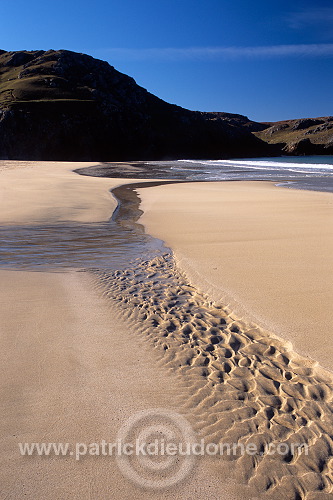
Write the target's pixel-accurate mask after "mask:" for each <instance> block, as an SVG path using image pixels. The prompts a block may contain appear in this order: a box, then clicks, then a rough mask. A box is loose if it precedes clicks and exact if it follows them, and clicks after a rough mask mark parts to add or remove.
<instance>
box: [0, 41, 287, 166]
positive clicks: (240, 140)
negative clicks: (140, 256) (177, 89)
mask: <svg viewBox="0 0 333 500" xmlns="http://www.w3.org/2000/svg"><path fill="white" fill-rule="evenodd" d="M266 127H267V125H264V126H263V125H262V124H256V123H254V122H251V121H250V120H249V119H248V118H246V117H244V116H241V115H232V114H228V113H201V112H195V111H189V110H186V109H183V108H181V107H179V106H175V105H172V104H168V103H166V102H164V101H162V100H161V99H159V98H157V97H155V96H154V95H152V94H150V93H149V92H147V91H146V90H145V89H143V88H142V87H140V86H138V85H137V84H136V83H135V81H134V80H133V79H132V78H130V77H128V76H126V75H124V74H122V73H119V72H118V71H117V70H115V69H114V68H113V67H112V66H110V65H109V64H108V63H106V62H104V61H100V60H96V59H94V58H93V57H90V56H87V55H84V54H78V53H74V52H69V51H66V50H59V51H54V50H49V51H31V52H29V51H20V52H5V51H0V158H3V159H31V160H100V161H112V160H114V161H119V160H131V159H132V160H139V159H165V158H170V159H171V158H180V157H187V158H225V157H241V156H243V157H244V156H265V155H271V154H277V153H278V148H277V147H276V146H270V145H267V144H266V143H265V142H263V141H262V140H261V139H259V138H257V137H255V136H254V135H253V134H252V132H253V131H258V130H261V129H262V128H266Z"/></svg>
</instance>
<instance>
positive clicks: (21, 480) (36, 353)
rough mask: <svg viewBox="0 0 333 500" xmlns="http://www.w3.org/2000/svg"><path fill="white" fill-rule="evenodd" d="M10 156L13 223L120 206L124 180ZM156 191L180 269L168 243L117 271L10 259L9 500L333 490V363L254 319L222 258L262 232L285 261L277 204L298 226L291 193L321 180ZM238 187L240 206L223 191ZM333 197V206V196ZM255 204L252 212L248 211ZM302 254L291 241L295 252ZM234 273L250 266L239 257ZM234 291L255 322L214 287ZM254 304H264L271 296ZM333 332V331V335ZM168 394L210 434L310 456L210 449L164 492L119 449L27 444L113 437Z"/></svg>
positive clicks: (5, 342)
mask: <svg viewBox="0 0 333 500" xmlns="http://www.w3.org/2000/svg"><path fill="white" fill-rule="evenodd" d="M2 164H3V170H4V171H3V172H1V173H0V177H1V181H3V182H1V185H2V186H3V191H2V192H3V197H2V200H1V201H0V214H1V215H0V221H2V222H1V223H6V224H28V223H30V222H31V221H33V222H36V221H38V222H39V223H43V222H45V223H48V222H50V220H51V221H52V222H54V221H68V220H70V221H82V222H86V221H94V222H96V221H100V220H107V219H108V218H109V217H110V215H111V213H110V212H111V211H112V209H113V208H114V206H115V203H114V201H112V199H111V196H110V194H109V192H108V190H109V189H110V188H111V187H113V186H116V185H119V184H121V183H122V181H121V180H120V179H117V180H115V179H100V178H97V179H96V178H86V177H78V176H77V175H76V174H73V173H72V172H71V171H70V170H71V169H72V168H75V167H77V166H78V165H77V164H76V165H73V164H65V163H60V164H58V163H53V164H46V163H44V164H36V165H33V164H31V163H28V164H23V163H22V162H21V163H12V162H2ZM58 167H59V169H58ZM56 169H57V170H56ZM126 182H127V180H126ZM238 190H239V193H238V195H237V196H236V193H237V191H238ZM242 190H243V191H242ZM280 192H281V193H288V194H286V195H285V196H286V199H285V201H284V203H281V200H280V202H279V203H278V197H279V195H278V194H275V193H280ZM228 193H229V195H228ZM312 194H313V200H314V199H315V198H317V197H318V200H319V199H320V200H321V201H320V202H319V201H318V203H319V204H320V203H322V202H323V200H325V201H326V200H327V202H330V200H331V198H330V196H331V195H327V197H322V196H321V193H318V194H316V193H310V194H309V195H312ZM316 195H318V196H316ZM141 196H142V197H143V198H144V200H145V202H144V207H145V209H146V210H147V215H145V216H144V218H143V221H144V222H145V224H148V225H150V229H151V230H152V232H153V233H155V234H157V235H159V236H160V237H162V238H163V239H165V240H167V241H168V243H170V244H171V245H172V246H173V247H174V248H175V249H176V257H177V260H178V262H179V265H180V270H179V268H177V266H176V265H175V262H174V260H173V259H172V257H170V256H169V257H166V256H164V257H162V256H161V257H159V258H156V259H154V260H153V261H151V262H143V263H141V264H140V265H139V264H138V265H137V266H136V267H135V268H132V269H131V268H129V269H127V270H124V271H116V272H114V271H110V272H98V271H96V272H95V273H94V274H93V273H89V274H88V273H82V272H75V271H70V272H67V273H59V272H57V273H44V272H43V273H40V272H21V271H0V280H1V285H2V287H1V290H0V301H1V305H2V310H1V325H2V331H1V335H0V356H1V367H2V373H1V378H0V387H1V393H2V398H1V404H2V411H1V415H2V419H1V443H0V445H1V450H2V451H1V458H0V460H1V467H0V470H1V472H0V496H1V498H4V499H6V500H9V499H15V500H16V499H21V498H23V497H24V498H28V499H31V500H32V499H34V500H35V499H37V500H45V499H46V500H48V499H50V500H51V499H52V500H54V499H56V500H57V499H59V500H60V499H62V500H63V499H69V498H71V499H72V498H73V499H83V500H85V499H87V500H88V499H91V498H94V499H95V498H96V499H101V500H104V499H108V498H117V499H118V498H119V499H127V498H133V497H134V496H136V497H138V498H147V499H153V498H161V499H174V498H180V499H183V498H184V499H188V500H189V499H199V498H211V499H214V500H215V499H216V500H222V499H223V500H236V499H237V500H239V499H245V498H249V499H250V498H251V499H252V498H253V499H258V498H259V499H267V500H294V499H301V500H304V499H305V500H328V499H330V498H332V492H333V486H332V485H333V475H332V459H331V455H332V448H333V443H332V440H331V437H330V436H332V435H333V416H332V405H331V403H332V399H333V382H332V377H331V374H329V373H327V372H325V371H324V370H323V369H322V368H321V367H320V366H317V365H316V363H315V362H312V361H309V360H308V359H306V358H303V357H301V356H298V355H297V354H296V353H295V352H294V351H293V350H292V349H291V345H290V344H288V342H286V341H279V340H278V339H274V338H272V337H271V336H270V335H269V334H268V333H267V332H265V331H264V330H263V329H262V328H261V327H260V326H255V325H253V324H251V322H250V323H249V322H248V319H247V318H248V316H247V315H249V317H250V315H251V314H252V312H251V306H252V304H250V305H249V306H247V307H248V310H247V308H245V307H244V305H243V301H242V300H239V297H238V296H237V297H236V299H237V300H235V295H236V294H235V293H234V295H233V294H232V293H230V291H229V288H228V290H227V291H226V290H222V288H221V285H222V283H224V280H223V277H224V272H223V273H222V272H220V273H219V274H218V275H216V273H215V271H217V270H216V269H212V267H218V266H219V265H221V266H222V264H223V258H222V256H221V255H220V253H221V251H222V249H223V250H224V247H228V245H231V246H232V245H233V244H234V245H235V247H237V244H238V245H240V246H242V253H241V255H242V256H243V257H244V256H245V251H246V247H247V245H251V252H249V253H251V255H252V254H253V253H254V254H255V255H259V254H260V260H262V261H263V263H265V262H266V261H265V259H264V258H263V255H264V254H265V252H264V251H262V252H261V253H260V249H262V248H263V249H264V250H265V251H267V255H266V260H267V262H268V261H269V259H271V258H272V256H274V259H275V260H278V258H279V257H280V252H281V247H282V243H283V242H284V241H285V240H287V241H289V239H292V237H293V235H292V233H290V234H289V233H288V234H289V236H288V238H286V232H285V229H283V228H284V226H283V225H282V226H281V225H280V226H279V212H278V211H277V209H276V206H277V205H279V206H280V210H281V206H283V209H282V211H283V212H284V221H286V219H288V222H290V224H291V225H292V223H293V218H292V217H291V215H292V216H293V217H295V207H296V205H297V202H295V201H294V202H292V201H291V200H292V199H294V200H295V199H296V200H297V196H300V197H301V198H302V200H305V198H306V197H307V196H308V193H305V194H303V193H300V194H297V193H296V192H294V191H292V192H289V191H286V190H282V189H281V190H279V189H277V188H274V187H271V186H270V185H268V184H267V183H266V184H255V185H254V184H253V183H249V184H243V183H242V184H241V183H239V184H235V183H233V184H228V185H226V184H220V183H214V184H210V185H208V184H195V185H194V184H191V185H190V184H189V185H182V186H165V187H158V188H149V189H146V190H142V193H141ZM227 196H229V198H228V200H229V202H228V203H226V204H225V208H227V209H228V216H227V217H226V216H225V211H224V209H223V208H222V207H220V204H221V205H222V201H221V198H222V200H224V199H225V200H226V199H227ZM282 196H283V195H282ZM12 197H15V202H12V201H11V199H12ZM258 197H259V199H260V200H261V203H260V206H257V208H256V209H254V208H253V207H252V205H253V203H254V204H255V202H256V200H257V199H258ZM264 201H265V203H264ZM312 204H314V205H315V202H314V201H312ZM269 206H270V207H271V212H270V213H269V212H268V207H269ZM272 206H273V207H275V212H274V210H273V209H272ZM302 206H303V212H304V213H303V218H302V221H303V223H302V225H300V226H299V231H301V232H302V235H304V234H305V235H307V236H308V237H309V240H308V241H309V242H310V240H311V238H310V234H309V231H308V224H309V221H308V219H307V216H310V214H309V210H308V204H307V202H305V201H304V203H303V204H302ZM153 207H154V212H152V211H151V210H152V208H153ZM219 207H220V208H219ZM251 207H252V208H253V209H251V210H250V208H251ZM321 207H322V210H321V212H320V213H322V215H323V216H324V217H326V215H325V214H326V210H327V203H322V205H321ZM242 209H243V210H242ZM263 209H264V210H263ZM155 210H156V214H157V215H156V216H155V215H154V213H155ZM301 212H302V211H301ZM241 213H242V214H244V217H246V220H244V221H241V222H240V221H239V214H241ZM315 213H316V217H314V218H313V219H311V218H310V221H311V220H312V222H313V223H315V227H316V231H317V225H316V224H317V223H318V217H317V216H318V213H319V208H318V207H317V209H316V210H315ZM232 214H234V215H232ZM263 214H264V217H263ZM286 214H289V216H288V217H287V215H286ZM298 216H299V214H298ZM232 217H233V218H232ZM260 217H263V218H264V219H265V218H266V226H265V225H264V221H263V220H261V219H260ZM258 218H259V219H258ZM230 219H231V222H230ZM289 219H290V221H289ZM259 220H260V222H259ZM297 220H298V219H297ZM237 221H238V222H237ZM272 222H274V226H275V231H273V233H270V232H269V226H270V224H272ZM237 223H238V224H240V225H239V226H237ZM294 223H295V222H294ZM154 224H155V226H154ZM290 224H289V225H288V227H290ZM249 227H250V229H249ZM263 227H265V228H266V229H267V233H265V238H263V231H262V228H263ZM279 227H280V231H281V232H280V233H279V232H278V231H277V228H279ZM297 227H298V226H297ZM318 231H319V230H318ZM276 234H279V238H277V237H276ZM320 234H321V233H320ZM251 235H252V236H251ZM254 235H255V237H254ZM259 235H261V238H260V242H262V241H264V242H265V243H266V242H269V240H270V238H274V242H273V244H272V245H273V246H276V245H278V243H279V242H280V243H279V246H278V248H277V249H276V250H275V251H274V253H272V250H270V252H269V251H268V249H267V247H266V246H265V244H260V242H259ZM315 235H316V238H319V234H318V232H316V233H315ZM226 236H227V243H224V240H223V238H224V237H226ZM298 237H299V233H298ZM235 240H236V241H237V242H238V243H237V244H236V241H235ZM297 241H298V240H297V238H294V240H293V244H294V245H296V244H297ZM324 241H325V245H328V243H327V242H328V240H327V239H325V240H324ZM267 244H268V243H267ZM312 244H313V245H314V242H312ZM308 246H310V245H308ZM291 247H292V245H289V246H288V249H290V248H291ZM198 248H199V250H198ZM309 251H310V250H309ZM256 252H259V254H256ZM289 254H290V255H289ZM302 255H303V254H302ZM230 256H232V252H230ZM293 257H294V254H293V252H292V251H291V250H289V251H288V252H287V253H286V254H285V257H284V265H286V264H288V263H289V262H291V261H292V258H293ZM326 257H327V258H328V257H329V256H328V255H327V256H326ZM230 258H231V257H230ZM244 258H245V257H244ZM289 258H290V259H291V260H289ZM216 259H217V260H216ZM249 259H250V257H248V260H246V259H245V262H249ZM236 264H237V266H238V265H239V262H238V260H236V262H235V265H236ZM240 265H241V264H240ZM279 266H280V264H279ZM231 267H232V266H231V262H229V263H228V265H226V267H225V276H226V278H228V276H231V274H232V273H231V271H230V268H231ZM261 268H263V269H265V267H264V266H261V267H260V270H261ZM182 269H185V271H186V274H187V275H188V276H189V277H190V281H189V280H188V277H186V276H184V275H183V274H182ZM221 269H222V268H221ZM228 270H229V271H230V273H231V274H229V275H228ZM218 271H219V270H218ZM235 273H236V276H237V273H239V275H240V276H241V275H242V272H241V271H239V270H238V267H237V269H236V271H235ZM251 273H252V274H251V279H250V278H247V280H245V279H244V276H243V277H242V276H241V278H240V279H241V280H244V283H245V284H246V286H250V285H248V283H250V282H252V281H253V280H254V281H255V282H256V284H258V280H259V278H258V277H257V273H256V272H254V271H253V269H252V270H251ZM286 274H287V273H286ZM313 274H314V273H312V277H313ZM207 276H208V280H207V279H206V278H207ZM271 278H272V277H271ZM273 278H275V273H274V274H273ZM214 279H215V281H214ZM234 281H236V280H231V283H233V282H234ZM273 282H275V281H274V279H271V280H270V281H269V284H270V285H272V283H273ZM281 283H282V282H281ZM281 283H280V285H279V286H281V287H282V284H281ZM316 283H318V281H316ZM229 285H230V280H229V282H227V286H228V287H229ZM254 288H255V287H254ZM201 290H203V291H207V292H209V293H210V294H209V295H206V294H205V293H202V292H201ZM230 290H231V291H232V290H234V288H230ZM269 290H270V291H271V286H270V289H269ZM315 290H316V289H315ZM228 293H229V294H230V300H231V297H233V304H234V303H235V310H236V306H237V304H238V305H239V306H240V305H242V307H244V311H243V313H242V314H243V317H242V320H240V318H239V317H238V319H237V317H236V316H235V314H234V313H233V312H232V311H231V310H230V307H229V308H223V307H221V306H220V305H218V304H216V303H213V302H212V300H211V298H212V297H214V298H215V299H218V300H219V299H221V298H223V299H224V298H225V297H226V296H227V295H228ZM244 295H245V294H244ZM305 296H306V294H305ZM301 297H303V300H306V299H304V295H302V294H299V298H301ZM265 299H266V296H265ZM290 300H292V297H291V298H290ZM302 303H303V302H302ZM255 304H260V311H261V312H263V311H264V309H265V308H264V305H263V304H265V301H264V300H263V299H262V300H261V299H260V300H259V299H258V298H257V301H254V305H255ZM317 304H318V302H317ZM288 307H289V308H290V306H289V304H288ZM280 310H281V309H280ZM255 312H256V311H255V310H254V313H255ZM317 314H318V311H317ZM263 317H264V316H263V314H262V318H263ZM324 319H325V318H324ZM320 320H322V318H320ZM292 324H295V321H294V322H293V323H292ZM320 325H321V326H322V325H323V323H322V321H320ZM284 334H285V333H284ZM320 334H321V339H323V338H325V339H327V335H326V332H325V333H323V332H322V331H321V332H320ZM285 335H286V334H285ZM290 335H291V334H290ZM293 335H294V337H293V342H295V339H296V336H295V334H293ZM325 335H326V336H325ZM287 338H289V333H288V337H287ZM296 340H297V339H296ZM326 344H328V342H327V340H326ZM309 346H310V344H309V343H308V341H307V344H306V346H305V348H307V349H309ZM301 347H302V346H301ZM299 350H301V349H299ZM318 352H319V351H318ZM316 353H317V351H316ZM311 355H312V356H313V353H311ZM313 357H314V356H313ZM156 407H160V408H166V409H170V407H171V409H176V410H177V411H178V412H180V413H182V414H184V415H186V417H187V419H188V421H189V422H190V424H191V425H192V427H193V428H194V429H195V430H196V432H197V433H198V436H199V437H204V438H205V440H206V443H207V442H210V443H215V444H217V445H221V444H223V443H224V444H227V443H236V444H237V443H239V444H240V445H248V444H254V445H256V446H257V449H258V450H265V446H266V445H267V444H269V443H273V444H274V445H275V446H276V445H278V444H279V443H289V444H297V443H305V444H307V445H308V446H309V453H308V454H306V453H305V452H304V449H302V450H301V451H300V452H298V451H297V453H296V454H295V455H293V454H287V455H279V454H276V453H275V454H274V455H267V454H266V453H263V454H260V453H257V454H256V455H255V456H253V455H250V454H245V455H239V454H238V455H236V456H232V457H229V458H228V457H225V458H226V460H218V459H217V458H214V457H205V458H203V459H202V460H198V466H197V468H196V469H194V470H193V471H192V472H191V473H189V475H188V476H187V478H186V479H185V480H184V481H183V482H181V483H179V484H178V485H176V486H174V487H173V488H171V489H167V490H161V491H158V490H146V489H142V488H140V487H139V486H138V485H137V484H133V483H132V482H130V481H128V480H127V479H125V478H124V477H123V476H122V474H121V472H120V471H119V469H118V468H117V467H116V465H115V462H114V460H112V459H111V460H110V459H109V458H105V457H85V459H83V460H80V461H79V462H76V461H74V459H73V458H72V457H66V458H56V457H54V458H53V459H50V458H48V459H46V458H44V459H43V458H39V457H21V456H20V455H19V453H18V442H39V441H42V442H59V441H64V442H70V443H74V442H76V441H79V442H87V443H91V442H100V441H101V440H102V439H106V440H107V441H111V442H113V441H114V439H115V436H116V433H117V431H118V429H119V427H120V426H121V425H123V424H124V422H126V420H127V419H128V418H129V417H131V416H132V415H133V413H135V412H136V411H137V410H141V409H151V408H156ZM148 424H149V422H148ZM103 458H105V459H103ZM247 484H248V486H246V485H247Z"/></svg>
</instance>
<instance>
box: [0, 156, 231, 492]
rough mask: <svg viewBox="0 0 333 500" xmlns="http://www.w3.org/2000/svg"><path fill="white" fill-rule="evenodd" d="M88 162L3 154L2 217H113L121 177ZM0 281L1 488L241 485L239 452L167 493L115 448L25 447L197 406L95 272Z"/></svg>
mask: <svg viewBox="0 0 333 500" xmlns="http://www.w3.org/2000/svg"><path fill="white" fill-rule="evenodd" d="M77 166H78V165H77V164H72V163H52V162H50V163H48V162H41V163H35V162H34V163H33V162H5V161H4V162H1V164H0V177H1V197H0V223H1V224H3V225H6V224H8V225H15V224H18V225H24V224H26V225H27V226H28V225H29V224H31V223H38V224H41V225H42V224H48V223H49V222H50V221H52V222H53V223H60V222H62V221H65V222H66V221H74V222H84V223H86V222H101V221H104V220H105V221H107V220H108V219H109V218H110V216H111V214H112V212H113V210H114V208H115V206H116V201H115V200H114V199H113V198H112V196H111V194H110V192H109V189H110V188H112V187H114V186H116V185H118V184H119V183H121V181H120V180H119V179H117V180H110V179H93V178H89V177H85V178H84V177H80V176H78V175H77V174H74V173H73V172H72V169H73V168H75V167H77ZM134 181H135V180H133V182H134ZM0 283H1V287H0V303H1V330H0V357H1V363H0V366H1V376H0V393H1V403H0V404H1V422H0V436H1V438H0V448H1V453H0V497H1V498H3V499H15V500H16V499H17V500H18V499H21V498H26V499H31V500H48V499H49V500H51V499H52V500H58V499H59V500H60V499H61V500H63V499H65V498H66V499H67V498H71V499H80V500H85V499H86V500H88V499H91V498H98V499H107V498H119V499H130V498H133V497H140V498H144V499H153V498H156V495H158V497H159V498H162V499H166V500H171V499H174V497H175V495H176V496H177V497H178V498H198V499H199V498H202V497H205V496H207V495H208V494H209V496H210V498H213V499H216V500H217V499H219V498H220V495H221V491H223V495H224V498H227V499H228V500H238V499H239V498H240V497H241V494H239V496H238V495H237V494H236V493H234V490H235V488H234V485H230V484H229V485H228V481H226V480H225V479H222V480H221V472H222V474H223V477H228V478H229V477H230V466H228V464H225V465H223V464H222V465H221V464H215V463H211V461H209V462H208V463H207V462H206V461H205V460H202V461H200V462H199V464H198V465H197V467H196V468H195V470H194V471H192V472H191V473H189V474H188V476H187V477H186V478H185V480H184V481H183V482H181V483H180V484H177V485H176V486H174V487H173V488H172V489H171V490H161V491H159V490H157V491H158V493H157V492H156V490H154V489H144V488H142V487H141V486H140V485H138V484H136V483H135V482H134V483H133V482H132V481H130V480H128V479H127V478H126V477H124V476H123V474H122V473H121V471H120V469H119V468H118V466H117V464H116V462H115V459H114V458H113V457H111V458H109V457H96V456H95V457H94V456H86V457H83V458H82V459H81V460H80V461H79V462H77V461H76V460H75V459H74V458H73V457H72V456H69V457H54V456H53V457H52V458H46V457H38V456H36V455H35V456H33V457H27V456H25V457H22V456H21V455H20V453H19V448H18V443H25V442H28V443H33V442H55V443H58V442H63V443H66V442H68V443H70V444H71V445H75V443H76V442H79V443H87V444H89V443H95V442H97V443H100V442H101V441H102V440H103V439H104V440H106V441H107V442H111V443H113V442H115V441H116V438H117V433H118V431H119V429H120V428H121V426H122V425H124V424H125V423H126V421H127V420H128V419H129V418H130V417H132V416H133V415H134V414H135V413H136V412H137V411H140V410H150V409H154V408H162V409H167V410H173V411H176V412H179V413H182V414H184V415H185V416H186V418H188V416H187V413H188V409H186V408H185V406H184V402H186V401H187V395H188V389H187V387H186V384H184V382H183V381H182V380H181V379H180V378H179V377H177V376H176V375H175V374H174V372H173V371H172V370H170V369H167V367H165V366H164V365H161V363H160V361H159V359H158V357H157V356H156V352H154V350H153V349H151V347H150V346H149V345H147V342H146V341H145V338H143V337H142V336H140V335H138V332H137V328H136V327H135V326H134V325H129V324H128V322H127V321H126V315H123V314H120V313H119V311H117V310H116V309H114V308H113V306H112V302H111V301H110V299H109V298H107V297H103V296H102V294H101V291H100V285H99V283H98V282H96V280H95V279H94V278H93V277H92V276H91V275H90V274H89V273H84V272H78V271H75V270H73V271H71V270H66V272H62V271H61V270H59V269H58V270H57V272H40V271H39V272H30V271H18V270H15V271H14V270H0ZM152 381H153V383H152ZM189 416H190V415H189Z"/></svg>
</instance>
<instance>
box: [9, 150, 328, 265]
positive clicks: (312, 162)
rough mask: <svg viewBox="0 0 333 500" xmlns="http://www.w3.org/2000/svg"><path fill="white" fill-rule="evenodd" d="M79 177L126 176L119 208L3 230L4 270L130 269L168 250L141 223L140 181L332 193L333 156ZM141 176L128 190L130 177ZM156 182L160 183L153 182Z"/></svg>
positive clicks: (120, 169) (177, 165)
mask: <svg viewBox="0 0 333 500" xmlns="http://www.w3.org/2000/svg"><path fill="white" fill-rule="evenodd" d="M77 172H78V173H80V174H81V175H89V176H97V177H119V178H123V179H124V181H123V183H122V184H123V186H122V187H120V188H119V187H118V188H115V189H113V190H112V191H111V192H112V194H113V196H114V197H115V198H116V199H117V202H118V208H117V210H116V211H115V212H114V214H113V216H112V218H111V219H110V220H109V221H107V222H103V223H99V224H93V223H90V224H82V223H63V222H59V223H56V224H41V225H34V224H31V225H24V226H8V225H5V226H0V268H11V269H31V270H45V269H47V270H59V269H61V270H64V269H72V268H83V269H94V268H98V269H126V268H127V267H128V265H129V263H130V262H135V261H136V260H140V259H142V258H145V259H150V258H153V257H155V256H156V255H161V254H163V253H164V252H170V249H167V248H166V247H165V246H164V243H163V242H162V241H161V240H158V239H157V238H153V237H152V236H150V235H149V234H147V233H145V231H144V228H143V227H142V226H141V225H140V224H139V223H138V222H137V220H138V218H139V216H140V214H141V213H142V212H141V211H140V198H139V197H138V196H137V194H136V191H135V189H136V188H138V187H141V188H143V187H146V188H147V189H149V184H148V185H142V183H141V185H140V182H139V180H140V179H154V180H156V179H160V180H161V181H160V182H161V183H164V182H165V180H169V182H173V181H180V180H181V181H185V182H186V181H187V182H191V181H206V182H209V181H238V180H248V181H260V180H266V181H273V182H274V183H276V184H277V185H278V186H284V187H287V188H294V189H295V188H296V189H307V190H315V191H328V192H333V156H308V157H307V156H302V157H286V158H281V157H279V158H249V159H246V158H245V159H244V158H242V159H234V160H188V159H184V160H178V161H168V160H165V161H158V162H156V161H154V162H133V163H130V162H129V163H127V164H115V163H102V164H100V165H98V166H94V167H88V168H84V169H80V170H78V171H77ZM133 177H134V178H137V179H138V183H137V184H136V185H134V184H132V185H128V186H126V179H127V178H133ZM154 184H156V182H154Z"/></svg>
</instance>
